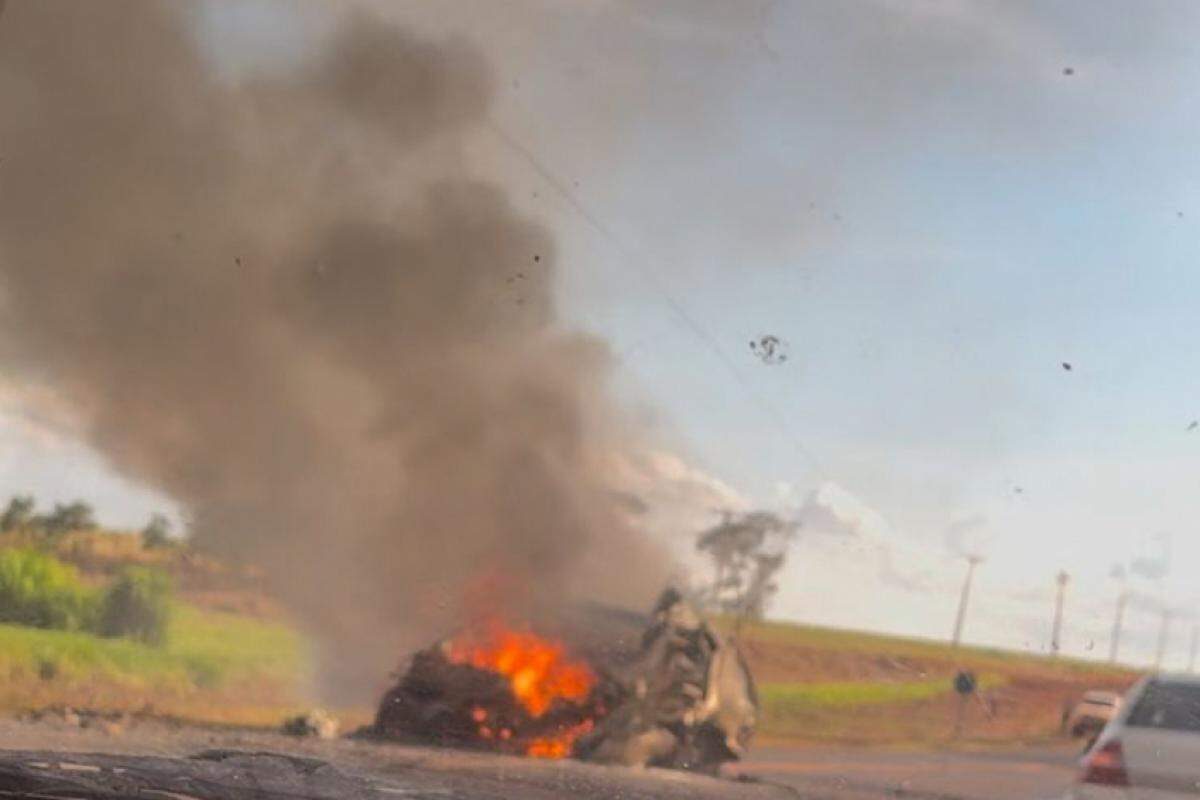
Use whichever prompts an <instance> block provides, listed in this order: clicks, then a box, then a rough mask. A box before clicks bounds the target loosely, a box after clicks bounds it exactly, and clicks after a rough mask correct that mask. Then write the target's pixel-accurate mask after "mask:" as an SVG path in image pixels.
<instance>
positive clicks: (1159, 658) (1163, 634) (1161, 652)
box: [1154, 608, 1171, 672]
mask: <svg viewBox="0 0 1200 800" xmlns="http://www.w3.org/2000/svg"><path fill="white" fill-rule="evenodd" d="M1170 627H1171V609H1169V608H1163V610H1162V625H1161V626H1160V627H1159V629H1158V651H1157V652H1156V653H1155V654H1154V671H1155V672H1158V671H1159V670H1161V669H1162V663H1163V658H1164V657H1165V656H1166V654H1167V632H1168V630H1169V629H1170Z"/></svg>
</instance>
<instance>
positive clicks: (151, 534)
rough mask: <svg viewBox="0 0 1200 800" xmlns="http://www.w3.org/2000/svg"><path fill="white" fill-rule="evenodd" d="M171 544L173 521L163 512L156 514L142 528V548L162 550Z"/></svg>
mask: <svg viewBox="0 0 1200 800" xmlns="http://www.w3.org/2000/svg"><path fill="white" fill-rule="evenodd" d="M170 546H171V521H170V520H169V519H167V518H166V517H164V516H163V515H162V514H155V515H154V516H152V517H151V518H150V521H149V522H148V523H146V527H144V528H142V548H143V549H146V550H161V549H162V548H164V547H170Z"/></svg>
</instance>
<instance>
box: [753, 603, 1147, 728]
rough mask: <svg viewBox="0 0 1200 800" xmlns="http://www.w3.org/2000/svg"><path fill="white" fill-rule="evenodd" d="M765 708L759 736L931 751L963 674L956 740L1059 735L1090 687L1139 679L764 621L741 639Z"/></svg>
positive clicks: (1030, 657) (1067, 662)
mask: <svg viewBox="0 0 1200 800" xmlns="http://www.w3.org/2000/svg"><path fill="white" fill-rule="evenodd" d="M741 640H742V647H743V650H744V652H745V654H746V658H747V661H748V662H749V664H750V668H751V671H752V672H753V673H754V675H755V676H756V678H757V680H758V682H759V687H760V694H761V700H762V705H763V721H762V725H761V727H760V736H762V737H764V738H766V739H787V740H797V741H807V742H819V743H831V744H917V745H922V744H936V743H945V742H948V741H950V740H951V739H952V738H953V732H954V727H955V720H956V716H957V714H958V711H959V698H958V696H957V695H956V694H955V693H954V691H953V689H952V685H951V682H952V680H953V676H954V675H955V673H956V672H957V671H958V670H959V669H967V670H970V671H972V672H974V673H975V675H976V677H977V678H978V680H979V691H978V693H977V696H975V697H972V698H971V699H970V700H969V701H968V702H967V703H966V705H965V707H964V709H963V712H964V716H963V723H964V724H963V731H962V735H961V737H960V741H962V742H967V743H972V742H973V743H981V744H982V743H1021V742H1032V741H1038V740H1044V739H1048V738H1052V737H1057V736H1059V735H1060V725H1061V719H1062V710H1063V707H1064V705H1065V704H1068V703H1070V702H1073V701H1074V700H1076V699H1077V698H1078V697H1079V695H1080V694H1081V693H1082V692H1083V691H1084V690H1086V689H1114V690H1124V689H1126V688H1127V687H1128V686H1129V685H1130V684H1132V683H1133V681H1134V680H1136V678H1137V673H1136V672H1135V671H1133V670H1130V669H1127V668H1124V667H1113V666H1110V665H1107V664H1101V663H1096V662H1090V661H1080V660H1075V659H1065V658H1064V659H1051V658H1048V657H1046V656H1041V655H1034V654H1026V653H1018V652H1011V651H1004V650H996V649H983V648H973V647H961V648H958V649H953V648H951V647H950V646H949V645H948V644H945V643H940V642H933V641H927V640H918V639H905V638H899V637H890V636H882V635H876V634H869V633H859V632H853V631H843V630H834V629H829V628H820V627H814V626H805V625H792V624H786V623H777V622H768V623H759V624H755V625H752V626H750V627H749V628H748V629H746V630H743V632H742V639H741Z"/></svg>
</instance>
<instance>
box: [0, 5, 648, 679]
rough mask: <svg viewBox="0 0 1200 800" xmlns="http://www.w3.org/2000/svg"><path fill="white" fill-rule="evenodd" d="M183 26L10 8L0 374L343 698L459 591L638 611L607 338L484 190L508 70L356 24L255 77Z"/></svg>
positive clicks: (499, 194)
mask: <svg viewBox="0 0 1200 800" xmlns="http://www.w3.org/2000/svg"><path fill="white" fill-rule="evenodd" d="M188 13H189V9H188V7H187V6H184V5H182V4H179V5H176V4H169V3H160V2H122V3H81V2H53V1H52V0H37V2H32V0H31V1H30V2H23V3H22V2H15V3H11V4H10V5H9V7H8V8H7V10H6V13H5V15H4V19H3V24H2V25H0V109H3V110H2V112H0V158H2V159H3V160H2V161H0V320H2V321H0V325H2V330H0V336H2V341H0V359H2V360H0V365H2V366H3V368H4V369H5V370H6V371H8V372H9V373H10V374H12V375H15V376H18V377H20V378H21V379H25V380H31V381H33V380H36V381H39V382H43V383H48V384H49V385H51V386H52V387H54V389H55V390H56V391H57V393H58V394H60V395H61V396H62V397H63V398H64V399H65V400H66V401H67V402H69V403H70V405H71V407H72V409H73V410H74V412H75V413H76V414H77V415H78V417H79V419H80V422H81V426H82V429H83V430H84V431H85V432H86V436H87V438H88V441H89V443H90V444H91V445H92V446H94V447H95V448H96V449H97V450H98V451H99V452H100V453H102V454H103V455H104V456H105V457H106V458H107V459H108V460H109V462H110V463H111V464H112V465H113V466H114V467H115V468H116V469H117V470H119V471H121V472H122V473H123V474H125V475H128V476H131V477H133V478H135V479H136V480H138V481H140V482H142V483H145V484H147V485H150V486H153V487H155V488H157V489H160V490H162V491H164V492H166V493H167V494H169V495H170V496H172V497H174V498H176V499H177V500H178V501H179V502H180V503H181V504H182V505H183V506H184V507H185V508H186V509H187V510H188V512H189V513H190V514H191V515H192V516H193V517H194V519H195V536H196V539H197V541H198V542H199V543H200V544H201V545H203V546H205V547H208V548H212V549H214V550H216V551H218V552H220V553H222V554H225V555H227V556H230V557H237V558H243V559H247V560H249V561H253V562H256V563H259V564H262V565H263V566H265V567H266V568H267V570H268V574H269V576H270V580H271V582H272V584H273V588H274V589H276V590H277V591H280V592H282V593H283V594H284V596H285V598H286V599H287V600H288V601H289V602H290V603H291V605H292V607H293V608H294V609H295V610H296V611H297V612H298V614H299V615H300V616H301V618H302V619H303V620H304V621H305V622H306V623H307V624H308V625H309V626H310V627H311V629H312V630H313V631H314V632H315V633H317V634H318V635H319V637H320V640H321V641H322V642H323V643H324V644H325V645H327V646H328V648H329V650H328V652H330V653H334V654H336V659H331V661H330V664H331V666H333V667H335V668H336V669H335V670H334V672H333V673H331V674H332V675H333V676H334V677H335V678H336V681H335V683H336V685H337V686H339V687H342V688H345V687H357V688H358V689H360V690H362V689H366V688H373V687H374V686H377V685H381V683H382V681H383V680H385V678H386V673H387V671H388V670H389V669H391V668H392V667H393V666H394V665H395V662H396V660H397V659H398V658H399V656H400V648H401V647H402V646H405V645H408V644H411V643H413V642H418V641H419V642H422V643H423V640H424V637H426V636H429V635H430V634H431V633H433V632H437V631H439V630H442V629H444V626H445V625H447V624H452V623H453V622H454V621H455V620H456V619H458V618H460V617H461V614H462V613H463V611H462V608H461V606H462V604H463V598H464V597H469V596H472V595H474V596H476V599H477V601H478V602H482V603H484V604H485V605H487V606H488V607H489V608H494V607H496V606H498V605H500V604H501V601H503V603H504V604H507V605H508V606H509V607H510V609H511V610H512V611H513V612H514V613H526V612H527V611H528V608H529V607H531V606H533V607H536V606H538V605H539V604H545V603H547V602H557V598H558V596H559V593H561V592H563V591H564V590H565V589H566V588H567V587H573V588H575V589H576V590H578V591H581V592H586V593H589V594H592V595H593V596H595V595H596V593H597V592H598V591H600V588H598V587H604V588H607V589H608V591H609V594H610V596H616V597H622V598H624V599H633V600H636V599H637V598H638V597H639V595H640V596H647V595H648V592H649V588H650V586H651V585H652V584H653V583H654V582H655V581H656V580H657V578H658V577H659V576H660V575H661V573H660V572H659V571H658V566H657V565H659V564H661V561H660V560H658V559H657V558H655V557H654V554H653V553H648V552H647V550H648V547H647V546H646V545H645V544H644V543H643V542H642V541H640V540H639V539H638V538H637V537H636V536H635V535H633V534H632V532H631V531H630V530H629V529H628V528H627V527H626V525H625V524H624V523H623V522H622V518H621V515H620V510H619V509H618V508H615V507H614V504H613V502H612V500H611V494H610V492H609V491H608V488H609V487H608V486H607V485H606V482H605V480H604V474H603V470H602V464H603V463H604V459H605V456H606V455H607V454H608V453H610V452H611V450H612V448H613V447H615V446H617V445H618V444H619V442H618V439H617V437H616V436H615V434H614V430H615V428H616V425H615V422H614V415H613V414H612V413H611V411H610V409H609V407H608V403H607V401H606V400H605V391H604V380H605V376H606V372H607V368H608V359H607V353H606V350H605V348H604V347H603V346H602V345H601V344H599V343H597V342H595V341H591V340H588V339H586V338H583V337H580V336H572V335H568V334H565V333H563V332H561V330H560V329H559V328H558V327H557V326H556V320H555V311H554V300H553V278H554V264H555V249H554V242H553V241H552V239H551V237H550V236H549V234H548V233H547V232H546V231H545V230H543V229H542V228H541V227H539V226H538V225H536V224H533V223H531V222H529V221H527V220H524V219H521V218H520V217H519V216H518V215H517V214H516V213H514V211H513V209H512V208H511V207H510V205H509V203H508V202H507V200H506V198H505V195H504V193H503V191H502V190H501V189H500V188H499V187H497V186H494V185H489V184H487V183H481V182H477V181H473V180H471V179H469V178H468V177H466V176H465V175H464V174H463V172H464V170H463V167H462V163H461V159H460V157H459V145H460V143H461V140H462V136H463V135H464V134H465V133H466V132H468V131H470V130H471V129H472V128H473V127H475V126H477V125H478V123H480V122H481V121H482V120H483V119H484V117H485V114H486V112H487V105H488V97H489V93H490V76H489V73H488V69H487V66H486V64H484V63H483V62H482V60H481V59H480V58H479V57H478V55H477V54H476V53H475V52H474V51H473V50H472V48H471V47H470V46H468V45H467V44H466V43H464V42H460V41H450V42H429V41H423V40H419V39H416V38H413V37H412V36H410V35H409V34H407V33H406V32H405V31H404V30H401V29H398V28H395V27H393V26H390V25H388V24H384V23H382V22H380V21H379V20H376V19H371V18H366V17H363V16H355V15H351V16H349V17H348V18H347V19H346V20H345V22H344V23H343V24H342V25H341V27H340V29H339V30H338V31H337V32H336V34H335V35H333V36H332V37H331V38H330V39H329V41H328V43H327V45H326V46H325V47H324V49H323V50H322V51H321V52H319V53H316V54H314V55H313V56H312V57H311V58H310V59H309V60H308V61H307V63H306V64H305V65H303V66H302V67H299V68H296V69H294V70H292V71H291V72H290V73H289V74H287V75H284V76H274V77H270V78H266V77H260V78H257V79H255V80H252V81H248V82H243V83H240V84H238V85H236V86H233V85H231V84H229V83H228V82H226V81H223V80H222V79H220V78H219V77H217V76H216V75H214V74H213V72H212V70H211V69H210V65H209V64H208V63H206V61H205V59H204V58H203V56H202V55H201V54H200V53H199V52H198V50H197V47H196V45H195V43H194V41H193V39H192V34H191V27H192V26H191V25H190V18H189V17H188ZM633 567H637V569H632V568H633ZM471 587H483V588H476V589H474V590H472V589H471ZM497 587H501V588H497ZM497 591H502V592H503V594H504V597H503V598H496V597H493V596H489V592H497ZM481 595H482V597H481ZM548 598H555V599H554V600H549V599H548ZM343 696H344V695H343Z"/></svg>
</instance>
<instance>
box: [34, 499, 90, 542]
mask: <svg viewBox="0 0 1200 800" xmlns="http://www.w3.org/2000/svg"><path fill="white" fill-rule="evenodd" d="M40 522H41V523H42V529H43V530H44V531H45V532H46V535H48V536H52V537H54V536H61V535H62V534H64V533H67V532H68V531H88V530H91V529H93V528H95V527H96V517H95V511H93V510H92V507H91V506H90V505H88V504H87V503H85V502H83V501H82V500H76V501H75V502H74V503H68V504H66V505H63V504H62V503H55V504H54V510H53V511H51V512H50V513H49V514H47V515H45V516H44V517H41V518H40Z"/></svg>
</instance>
